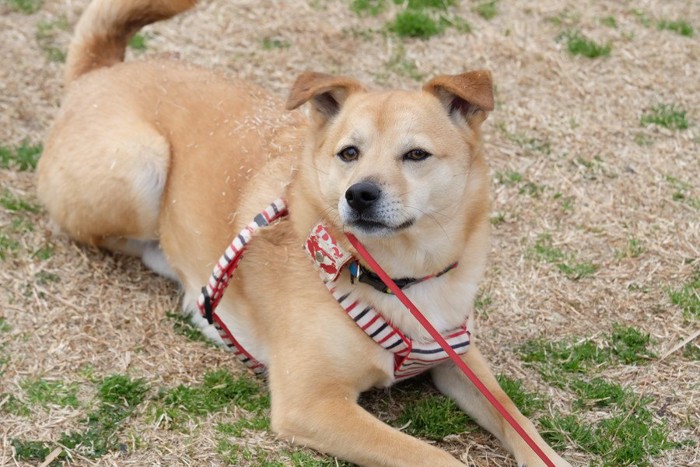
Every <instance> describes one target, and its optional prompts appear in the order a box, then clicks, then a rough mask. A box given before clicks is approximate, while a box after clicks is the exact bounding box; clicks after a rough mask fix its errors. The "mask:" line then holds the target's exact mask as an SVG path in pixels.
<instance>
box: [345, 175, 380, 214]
mask: <svg viewBox="0 0 700 467" xmlns="http://www.w3.org/2000/svg"><path fill="white" fill-rule="evenodd" d="M381 194H382V192H381V190H380V189H379V187H378V186H377V185H375V184H374V183H370V182H360V183H355V184H354V185H352V186H351V187H350V188H348V190H347V191H346V192H345V200H346V201H347V202H348V205H349V206H350V207H351V208H352V209H354V210H355V211H357V212H363V211H366V210H367V209H368V208H369V207H371V206H372V205H373V204H374V203H375V201H377V200H378V199H379V196H380V195H381Z"/></svg>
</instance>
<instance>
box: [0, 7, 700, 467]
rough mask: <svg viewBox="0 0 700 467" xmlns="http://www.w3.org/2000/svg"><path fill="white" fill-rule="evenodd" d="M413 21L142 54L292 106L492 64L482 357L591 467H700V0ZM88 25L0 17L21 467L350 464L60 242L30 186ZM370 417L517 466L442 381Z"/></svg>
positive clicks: (278, 10) (207, 24)
mask: <svg viewBox="0 0 700 467" xmlns="http://www.w3.org/2000/svg"><path fill="white" fill-rule="evenodd" d="M399 3H400V2H399ZM405 3H406V2H404V4H396V2H393V1H391V0H387V1H384V2H383V1H378V0H374V1H372V0H365V1H358V0H356V1H353V2H350V1H336V0H308V1H301V0H291V1H285V2H279V1H272V0H263V1H250V0H248V1H240V2H225V1H223V0H212V1H205V2H202V3H201V4H200V5H199V6H198V7H197V8H196V9H195V10H194V11H192V12H190V13H188V14H184V15H181V16H180V17H178V18H176V19H174V20H172V21H169V22H166V23H162V24H158V25H154V26H151V27H148V28H146V29H145V30H144V31H142V33H141V34H140V35H139V36H138V37H137V39H136V40H135V41H133V42H132V47H131V48H130V51H129V57H128V59H129V60H137V59H147V58H150V57H172V58H174V59H182V60H187V61H190V62H194V63H196V64H199V65H202V66H204V67H208V68H216V69H219V70H223V71H224V72H225V73H227V74H228V75H230V76H232V77H239V78H245V79H249V80H252V81H255V82H257V83H259V84H261V85H263V86H266V87H267V88H269V89H270V90H271V91H272V92H274V93H276V94H278V95H279V96H280V97H284V96H285V93H286V90H287V89H288V88H289V86H290V84H291V83H292V82H293V79H294V77H295V76H296V75H297V74H298V73H300V72H301V71H303V70H306V69H313V70H318V71H324V72H328V73H342V74H347V75H351V76H355V77H357V78H359V79H360V80H362V81H364V82H365V83H368V84H370V85H371V86H373V87H375V88H387V87H403V88H416V87H418V86H420V85H421V83H423V82H425V81H427V80H428V79H429V78H430V77H433V76H435V75H437V74H446V73H458V72H461V71H465V70H472V69H481V68H486V69H489V70H491V71H492V72H493V76H494V82H495V86H496V109H495V111H494V112H493V113H492V114H491V115H490V117H489V119H488V120H487V122H486V123H485V127H484V132H485V145H486V151H487V154H488V160H489V164H490V167H491V170H492V175H493V190H492V191H493V196H492V200H493V215H492V224H493V240H492V252H491V257H490V265H489V269H488V273H487V276H486V278H485V280H484V282H483V284H482V287H481V293H480V295H479V300H478V303H477V313H478V322H479V326H478V329H479V333H478V338H479V342H480V346H481V348H482V352H483V353H484V354H485V356H486V357H487V358H488V359H489V360H490V361H491V362H492V364H493V367H494V370H495V372H496V373H497V374H499V375H501V380H502V381H503V384H504V385H505V386H507V389H508V391H509V393H510V394H512V396H513V398H514V399H515V400H516V401H517V402H518V404H519V405H520V406H521V407H522V408H523V410H524V411H527V412H529V413H530V416H531V418H532V419H533V420H534V421H535V423H536V424H537V426H538V427H539V429H540V430H541V431H542V432H543V433H544V434H545V436H546V437H547V439H548V440H550V442H552V443H553V445H555V446H556V447H557V450H559V451H560V452H561V453H562V454H563V455H564V456H565V457H566V458H568V459H569V460H570V461H571V463H572V464H574V465H651V464H653V465H658V466H680V465H684V466H685V465H700V405H699V404H698V398H699V397H700V387H699V386H700V380H699V379H698V375H699V374H700V363H699V358H700V348H699V345H698V344H699V341H698V336H699V335H700V185H698V178H699V177H698V176H699V175H700V157H699V154H700V152H699V150H698V149H699V146H700V130H699V128H700V127H699V125H700V113H698V109H700V85H699V78H700V75H699V74H698V63H700V40H699V39H698V36H699V35H700V32H698V31H697V28H700V23H698V22H697V21H698V18H700V3H698V2H680V1H678V2H664V1H661V0H649V1H645V2H617V1H612V0H609V1H594V2H586V3H585V4H583V3H581V2H576V1H573V0H565V1H554V0H539V1H519V2H514V1H506V0H500V1H485V2H468V1H463V2H454V1H452V2H450V1H439V0H432V1H430V0H422V1H419V0H410V1H409V2H407V3H408V5H407V4H405ZM85 5H86V1H84V0H70V1H69V0H46V1H44V2H41V1H39V0H2V1H0V63H2V66H1V67H0V108H1V111H0V204H1V205H0V420H2V423H0V464H2V465H37V464H42V465H48V464H49V463H53V464H54V465H55V464H59V463H72V464H76V465H134V466H135V465H139V466H140V465H224V464H226V463H231V464H237V465H249V466H263V465H265V466H268V465H336V463H337V462H336V460H334V459H332V458H327V457H324V456H322V455H319V454H317V453H315V452H313V451H310V450H305V449H300V448H295V447H293V446H291V445H289V444H287V443H284V442H282V441H279V440H277V439H276V438H275V437H274V435H273V434H272V433H271V432H270V430H269V424H268V410H269V409H268V406H269V401H268V396H267V392H266V390H265V388H264V385H263V382H262V381H259V380H256V379H255V378H253V377H251V376H249V375H247V374H246V372H245V371H244V369H243V368H242V367H241V366H240V365H238V364H237V363H236V362H235V361H234V359H233V358H232V357H231V355H230V354H227V353H225V352H224V351H222V350H220V349H217V348H215V347H213V346H211V345H209V344H207V343H205V342H203V341H201V340H199V339H198V338H197V335H196V333H193V332H192V330H191V329H190V328H189V327H188V325H187V323H186V322H183V321H181V320H180V319H178V315H177V313H178V309H179V301H178V300H179V297H178V290H177V288H176V287H175V286H174V285H173V284H171V283H169V282H168V281H166V280H164V279H162V278H159V277H157V276H155V275H154V274H152V273H151V272H149V271H148V270H146V269H145V268H144V267H142V266H141V265H140V263H139V262H137V261H135V260H132V259H130V258H125V257H120V256H112V255H109V254H106V253H104V252H101V251H97V250H95V249H91V248H87V247H84V246H80V245H76V244H74V243H72V242H70V241H69V240H67V239H65V238H62V237H60V236H56V235H53V234H52V233H51V231H50V229H49V225H48V220H47V218H46V215H45V213H44V212H43V211H42V208H41V206H39V205H38V203H37V199H36V195H35V184H34V177H33V167H34V165H35V162H36V158H37V156H38V155H39V154H40V149H41V147H40V144H41V142H42V139H43V138H44V137H45V135H46V132H47V129H48V127H49V125H50V123H51V121H52V118H53V116H54V115H55V113H56V111H57V109H58V106H59V102H60V99H61V96H62V92H63V89H62V79H61V78H62V71H63V64H62V61H63V60H64V57H65V50H66V47H67V44H68V41H69V39H70V31H71V29H72V27H73V26H74V25H75V23H76V21H77V19H78V17H79V15H80V12H81V11H82V10H83V9H84V7H85ZM430 5H433V6H432V7H431V6H430ZM408 10H410V11H409V12H407V11H408ZM431 18H432V19H431ZM694 28H695V29H694ZM415 36H421V37H415ZM203 92H205V91H203ZM362 403H363V405H365V406H366V407H367V408H368V410H370V411H372V412H373V413H374V414H375V415H377V416H379V417H381V418H382V419H383V420H385V421H387V422H388V423H391V424H393V425H395V426H398V427H403V429H405V430H407V431H409V432H412V433H417V434H418V435H419V436H421V437H423V438H425V439H429V440H434V442H435V443H437V444H438V445H439V446H441V447H443V448H444V449H447V450H449V451H450V452H451V453H453V454H454V455H455V456H457V457H459V458H461V459H462V460H463V461H465V462H468V463H469V464H472V465H477V466H492V465H499V466H500V465H503V466H510V465H514V464H513V461H512V459H511V458H510V457H509V456H508V454H507V453H506V452H505V451H504V450H503V449H502V448H501V447H500V446H499V445H498V442H497V441H495V440H494V439H493V437H491V436H490V435H488V434H486V433H484V432H483V431H481V430H480V429H478V428H476V427H475V426H474V425H473V424H471V422H469V421H467V420H465V419H464V418H460V415H459V413H457V412H456V411H455V410H454V407H453V406H451V405H450V404H449V403H447V402H446V401H444V400H443V399H441V398H440V397H438V396H437V395H436V394H435V393H434V391H433V390H432V388H431V386H430V383H429V382H428V381H427V380H419V381H417V382H414V383H409V384H402V385H398V386H397V387H395V388H392V389H391V390H386V391H374V392H370V393H369V394H367V395H365V396H363V398H362ZM340 422H342V421H339V423H340Z"/></svg>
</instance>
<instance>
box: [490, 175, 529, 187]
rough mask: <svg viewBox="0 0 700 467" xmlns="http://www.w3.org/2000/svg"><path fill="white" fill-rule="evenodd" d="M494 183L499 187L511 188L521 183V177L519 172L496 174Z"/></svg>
mask: <svg viewBox="0 0 700 467" xmlns="http://www.w3.org/2000/svg"><path fill="white" fill-rule="evenodd" d="M495 178H496V182H498V183H499V184H501V185H507V186H512V185H516V184H518V183H520V182H522V181H523V175H522V174H521V173H520V172H515V171H511V172H496V173H495Z"/></svg>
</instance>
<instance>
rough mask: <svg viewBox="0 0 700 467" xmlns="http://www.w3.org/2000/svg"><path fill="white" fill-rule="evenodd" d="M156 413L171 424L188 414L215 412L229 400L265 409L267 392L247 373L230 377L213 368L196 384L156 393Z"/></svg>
mask: <svg viewBox="0 0 700 467" xmlns="http://www.w3.org/2000/svg"><path fill="white" fill-rule="evenodd" d="M159 399H160V400H159V406H158V407H157V408H156V414H155V415H156V417H157V418H162V417H163V416H165V417H166V420H167V421H168V422H169V423H171V424H172V425H174V426H178V425H179V424H180V423H181V422H183V421H185V420H188V419H191V418H192V417H196V416H202V415H206V414H208V413H211V412H217V411H220V410H222V409H224V408H225V407H228V406H229V405H231V404H236V405H237V406H239V407H241V408H243V409H245V410H247V411H249V412H253V413H260V412H261V411H266V410H267V409H269V406H270V399H269V395H268V394H267V393H266V392H264V391H263V388H262V387H261V386H260V385H259V384H258V383H257V382H256V381H254V380H252V379H251V378H249V377H247V376H240V377H238V378H236V379H234V378H233V377H232V376H231V374H230V373H229V372H228V371H226V370H216V371H212V372H209V373H207V374H206V375H204V381H203V382H202V384H201V385H198V386H193V387H189V386H184V385H182V384H181V385H179V386H177V387H175V388H172V389H170V390H167V391H162V392H161V394H159Z"/></svg>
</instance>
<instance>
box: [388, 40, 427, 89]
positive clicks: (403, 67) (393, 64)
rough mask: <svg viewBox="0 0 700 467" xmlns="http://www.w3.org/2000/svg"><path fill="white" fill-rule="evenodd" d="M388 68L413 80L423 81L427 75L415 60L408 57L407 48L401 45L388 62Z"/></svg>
mask: <svg viewBox="0 0 700 467" xmlns="http://www.w3.org/2000/svg"><path fill="white" fill-rule="evenodd" d="M386 68H387V70H389V71H390V72H392V73H395V74H397V75H399V76H405V77H406V78H411V79H412V80H413V81H422V80H423V78H425V75H424V74H423V73H421V72H420V71H419V70H418V65H416V61H415V60H410V59H409V58H407V57H406V49H404V47H403V46H401V45H399V46H398V47H396V49H395V50H394V52H393V53H392V55H391V58H390V59H389V61H388V62H387V63H386Z"/></svg>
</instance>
